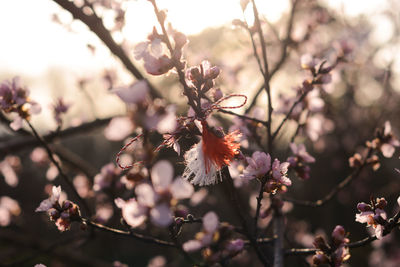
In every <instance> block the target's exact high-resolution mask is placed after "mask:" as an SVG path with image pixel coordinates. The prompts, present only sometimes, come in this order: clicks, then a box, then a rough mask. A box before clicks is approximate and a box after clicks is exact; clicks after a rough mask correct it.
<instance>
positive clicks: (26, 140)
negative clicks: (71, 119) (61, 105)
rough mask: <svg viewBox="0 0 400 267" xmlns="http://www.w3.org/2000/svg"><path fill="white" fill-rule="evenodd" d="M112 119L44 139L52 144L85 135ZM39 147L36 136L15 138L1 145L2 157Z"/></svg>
mask: <svg viewBox="0 0 400 267" xmlns="http://www.w3.org/2000/svg"><path fill="white" fill-rule="evenodd" d="M111 119H112V118H106V119H96V120H94V121H91V122H88V123H84V124H81V125H79V126H76V127H70V128H67V129H65V130H62V131H59V132H52V133H50V134H47V135H43V136H42V139H43V140H44V141H45V142H46V143H50V142H52V141H53V140H55V139H58V138H64V137H68V136H72V135H76V134H81V133H85V132H88V131H91V130H94V129H97V128H99V127H103V126H105V125H106V124H108V123H109V122H110V120H111ZM38 145H40V141H39V140H38V139H37V138H35V137H34V136H23V137H14V138H12V139H11V140H7V141H5V142H1V143H0V151H1V152H0V156H4V155H6V154H8V153H15V152H17V151H19V150H22V149H28V148H32V147H34V146H38Z"/></svg>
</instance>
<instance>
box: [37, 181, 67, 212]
mask: <svg viewBox="0 0 400 267" xmlns="http://www.w3.org/2000/svg"><path fill="white" fill-rule="evenodd" d="M60 196H61V186H57V187H56V186H53V188H52V194H51V196H50V197H49V198H48V199H45V200H43V201H42V202H40V205H39V207H37V208H36V210H35V211H36V212H41V211H49V210H50V209H51V208H53V207H54V206H57V205H58V206H59V205H61V204H60V203H59V200H60Z"/></svg>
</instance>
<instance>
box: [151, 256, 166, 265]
mask: <svg viewBox="0 0 400 267" xmlns="http://www.w3.org/2000/svg"><path fill="white" fill-rule="evenodd" d="M164 266H167V260H166V259H165V257H164V256H155V257H154V258H152V259H151V260H150V261H149V264H148V265H147V267H164Z"/></svg>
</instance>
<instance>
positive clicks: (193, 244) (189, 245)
mask: <svg viewBox="0 0 400 267" xmlns="http://www.w3.org/2000/svg"><path fill="white" fill-rule="evenodd" d="M182 247H183V250H184V251H186V252H192V251H197V250H199V249H201V248H202V244H201V242H200V241H199V240H189V241H187V242H185V243H184V244H183V246H182Z"/></svg>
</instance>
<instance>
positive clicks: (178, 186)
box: [171, 177, 194, 199]
mask: <svg viewBox="0 0 400 267" xmlns="http://www.w3.org/2000/svg"><path fill="white" fill-rule="evenodd" d="M193 192H194V188H193V185H192V184H191V183H189V182H187V181H185V180H183V179H182V178H181V177H178V178H176V179H175V180H174V182H173V183H172V185H171V193H172V196H173V197H174V198H175V199H184V198H189V197H191V196H192V195H193Z"/></svg>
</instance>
